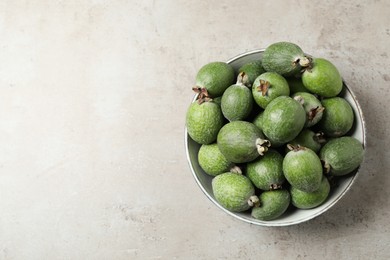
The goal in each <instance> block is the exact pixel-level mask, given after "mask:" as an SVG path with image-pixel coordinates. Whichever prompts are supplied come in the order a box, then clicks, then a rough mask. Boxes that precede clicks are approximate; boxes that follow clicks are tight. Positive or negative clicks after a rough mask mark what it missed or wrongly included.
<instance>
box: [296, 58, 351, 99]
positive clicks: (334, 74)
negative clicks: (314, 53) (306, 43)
mask: <svg viewBox="0 0 390 260" xmlns="http://www.w3.org/2000/svg"><path fill="white" fill-rule="evenodd" d="M302 82H303V85H304V86H305V88H307V89H308V90H309V91H310V92H312V93H315V94H318V95H320V96H323V97H335V96H337V95H338V94H339V93H340V91H341V89H342V87H343V81H342V79H341V75H340V72H339V71H338V70H337V68H336V67H335V66H334V65H333V64H332V63H331V62H330V61H328V60H325V59H321V58H317V59H313V61H312V68H310V69H307V70H305V72H303V74H302Z"/></svg>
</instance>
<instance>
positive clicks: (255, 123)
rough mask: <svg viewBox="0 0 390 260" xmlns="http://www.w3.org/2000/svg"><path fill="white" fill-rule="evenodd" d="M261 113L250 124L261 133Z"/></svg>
mask: <svg viewBox="0 0 390 260" xmlns="http://www.w3.org/2000/svg"><path fill="white" fill-rule="evenodd" d="M263 114H264V113H263V112H260V113H259V114H258V115H257V116H256V117H255V118H254V119H253V120H252V123H253V124H254V125H255V126H257V128H259V129H260V130H261V131H263V122H262V120H263Z"/></svg>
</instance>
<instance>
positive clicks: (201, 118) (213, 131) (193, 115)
mask: <svg viewBox="0 0 390 260" xmlns="http://www.w3.org/2000/svg"><path fill="white" fill-rule="evenodd" d="M223 120H224V119H223V115H222V111H221V108H220V106H219V105H217V104H216V103H214V102H212V101H210V102H203V103H202V104H199V103H198V102H193V103H192V104H191V105H190V107H189V108H188V110H187V115H186V126H187V131H188V134H189V135H190V137H191V138H192V139H193V140H194V141H195V142H197V143H199V144H210V143H212V142H215V140H216V139H217V135H218V132H219V130H220V129H221V127H222V126H223Z"/></svg>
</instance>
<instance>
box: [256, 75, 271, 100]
mask: <svg viewBox="0 0 390 260" xmlns="http://www.w3.org/2000/svg"><path fill="white" fill-rule="evenodd" d="M270 86H271V84H270V83H269V81H266V80H262V79H261V80H260V85H258V86H257V88H256V89H257V91H258V92H261V95H262V96H265V95H267V92H268V89H269V88H270Z"/></svg>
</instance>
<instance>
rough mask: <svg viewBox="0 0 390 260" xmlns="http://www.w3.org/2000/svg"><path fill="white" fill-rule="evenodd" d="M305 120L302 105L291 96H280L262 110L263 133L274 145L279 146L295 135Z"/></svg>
mask: <svg viewBox="0 0 390 260" xmlns="http://www.w3.org/2000/svg"><path fill="white" fill-rule="evenodd" d="M305 122H306V113H305V110H304V109H303V107H302V105H301V104H300V103H299V102H298V101H296V100H294V99H292V98H291V97H286V96H280V97H277V98H275V99H274V100H272V101H271V103H269V105H268V106H267V107H266V109H265V110H264V115H263V120H262V123H263V133H264V135H265V136H266V137H267V138H268V139H269V141H270V142H271V144H272V145H273V146H274V147H275V146H280V145H282V144H284V143H287V142H289V141H291V140H293V139H294V138H295V137H297V135H298V134H299V133H300V132H301V130H302V129H303V127H304V125H305Z"/></svg>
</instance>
